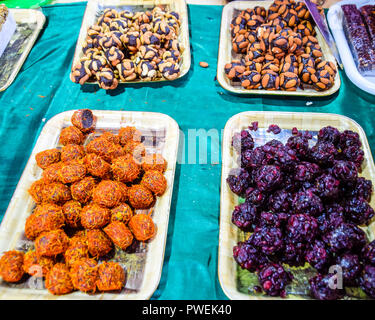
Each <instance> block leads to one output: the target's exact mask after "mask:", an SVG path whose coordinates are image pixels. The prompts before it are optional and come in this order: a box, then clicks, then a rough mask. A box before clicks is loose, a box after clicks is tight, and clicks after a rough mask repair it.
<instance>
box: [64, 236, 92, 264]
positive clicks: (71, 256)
mask: <svg viewBox="0 0 375 320" xmlns="http://www.w3.org/2000/svg"><path fill="white" fill-rule="evenodd" d="M88 257H89V248H88V245H87V244H85V243H83V242H73V244H71V245H70V246H69V247H68V249H66V251H65V252H64V258H65V263H66V264H67V265H68V266H72V265H73V264H74V263H75V262H77V261H78V260H80V259H83V258H88Z"/></svg>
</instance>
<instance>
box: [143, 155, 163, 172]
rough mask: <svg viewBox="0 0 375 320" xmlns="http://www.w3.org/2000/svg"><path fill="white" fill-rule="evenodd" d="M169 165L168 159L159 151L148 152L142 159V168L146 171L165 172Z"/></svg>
mask: <svg viewBox="0 0 375 320" xmlns="http://www.w3.org/2000/svg"><path fill="white" fill-rule="evenodd" d="M167 166H168V163H167V161H166V160H165V159H164V158H163V156H162V155H161V154H159V153H152V154H147V155H146V156H145V157H144V158H143V161H142V169H143V170H144V171H148V170H158V171H160V172H165V170H167Z"/></svg>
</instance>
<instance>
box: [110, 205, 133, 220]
mask: <svg viewBox="0 0 375 320" xmlns="http://www.w3.org/2000/svg"><path fill="white" fill-rule="evenodd" d="M132 216H133V210H132V208H131V207H130V206H129V205H128V204H127V203H121V204H120V205H119V206H117V207H115V208H113V209H112V210H111V221H120V222H123V223H125V224H128V222H129V221H130V219H131V217H132Z"/></svg>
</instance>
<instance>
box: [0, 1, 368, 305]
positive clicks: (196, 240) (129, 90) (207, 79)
mask: <svg viewBox="0 0 375 320" xmlns="http://www.w3.org/2000/svg"><path fill="white" fill-rule="evenodd" d="M84 10H85V4H84V3H78V4H68V5H54V6H48V7H44V8H43V13H44V14H45V15H46V17H47V22H46V25H45V28H44V30H43V31H42V32H41V35H40V37H39V38H38V40H37V42H36V44H35V46H34V48H33V49H32V51H31V53H30V55H29V56H28V58H27V60H26V62H25V64H24V65H23V67H22V69H21V71H20V73H19V75H18V76H17V79H16V80H15V81H14V83H13V84H12V85H11V86H10V87H9V88H8V89H7V90H6V91H5V92H3V93H0V122H1V127H0V141H1V143H0V163H1V165H0V214H1V217H2V216H3V215H4V213H5V211H6V209H7V206H8V203H9V201H10V199H11V197H12V194H13V192H14V190H15V187H16V185H17V183H18V180H19V178H20V176H21V174H22V171H23V169H24V166H25V164H26V162H27V160H28V158H29V156H30V154H31V151H32V148H33V145H34V143H35V141H36V139H37V137H38V135H39V133H40V131H41V129H42V127H43V125H44V123H45V121H47V120H48V119H50V118H51V117H53V116H54V115H56V114H58V113H60V112H63V111H66V110H71V109H78V108H91V109H93V110H95V109H101V110H134V111H154V112H162V113H165V114H168V115H169V116H171V117H172V118H174V119H175V120H176V121H177V123H178V124H179V126H180V128H181V130H182V131H183V133H184V134H185V142H186V140H187V136H188V135H187V133H188V129H205V130H207V131H208V130H210V129H217V130H219V131H220V130H221V129H222V128H224V125H225V123H226V121H227V120H228V119H229V118H230V117H231V116H233V115H234V114H236V113H239V112H242V111H248V110H272V111H299V112H302V111H310V112H329V113H338V114H343V115H346V116H348V117H351V118H353V119H354V120H356V121H357V122H359V123H360V125H361V126H362V127H363V128H364V130H365V132H366V134H367V137H368V139H369V142H370V146H373V145H374V143H375V134H374V128H373V125H374V123H375V120H374V116H375V105H374V102H375V98H374V97H373V96H371V95H368V94H367V93H365V92H363V91H361V90H360V89H358V88H356V87H355V86H354V85H352V83H351V82H350V81H349V79H348V78H347V77H346V75H345V73H344V72H341V79H342V86H341V89H340V91H339V92H338V93H337V94H335V95H333V96H331V97H327V98H319V99H317V98H315V99H312V98H283V97H275V98H272V97H266V96H236V95H233V94H230V93H228V92H226V91H225V90H224V89H222V88H221V87H220V85H219V84H218V82H217V81H215V75H216V64H217V55H218V45H219V32H220V19H221V12H222V7H220V6H195V5H190V6H189V20H190V21H189V22H190V41H191V53H192V66H191V70H190V71H189V73H188V74H187V75H186V76H185V77H183V78H182V79H179V80H176V81H174V82H170V83H165V84H149V85H120V86H119V87H118V88H117V89H116V90H114V91H108V92H107V91H105V90H101V89H100V90H99V88H98V87H96V86H90V85H87V86H83V87H80V86H79V85H77V84H74V83H72V82H71V81H70V80H69V73H70V67H71V63H72V58H73V53H74V49H75V45H76V41H77V38H78V34H79V29H80V26H81V21H82V17H83V14H84ZM200 61H206V62H208V63H209V68H207V69H204V68H201V67H200V66H199V62H200ZM307 101H311V102H312V104H311V105H309V106H307V105H306V102H307ZM217 145H219V144H217ZM208 146H210V143H208ZM218 154H220V150H219V149H218V148H217V147H216V148H214V149H212V150H211V149H210V148H209V151H208V155H207V157H208V159H211V155H218ZM220 175H221V166H220V163H218V164H214V163H213V164H211V163H209V164H199V162H198V159H197V164H178V165H177V168H176V176H175V182H174V193H173V199H172V207H171V214H170V221H169V229H168V239H167V247H166V253H165V260H164V266H163V273H162V277H161V281H160V285H159V287H158V289H157V290H156V292H155V293H154V295H153V299H225V298H226V297H225V295H224V293H223V291H222V290H221V287H220V284H219V281H218V275H217V260H218V259H217V256H218V253H217V251H218V236H219V206H220Z"/></svg>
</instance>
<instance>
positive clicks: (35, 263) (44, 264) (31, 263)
mask: <svg viewBox="0 0 375 320" xmlns="http://www.w3.org/2000/svg"><path fill="white" fill-rule="evenodd" d="M54 264H55V259H53V258H51V257H38V256H37V254H36V252H35V250H30V251H28V252H26V253H25V255H24V258H23V270H24V271H25V272H26V273H27V274H29V275H30V276H37V277H40V278H41V277H44V276H45V275H46V274H47V273H48V271H49V270H51V268H52V267H53V265H54Z"/></svg>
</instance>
